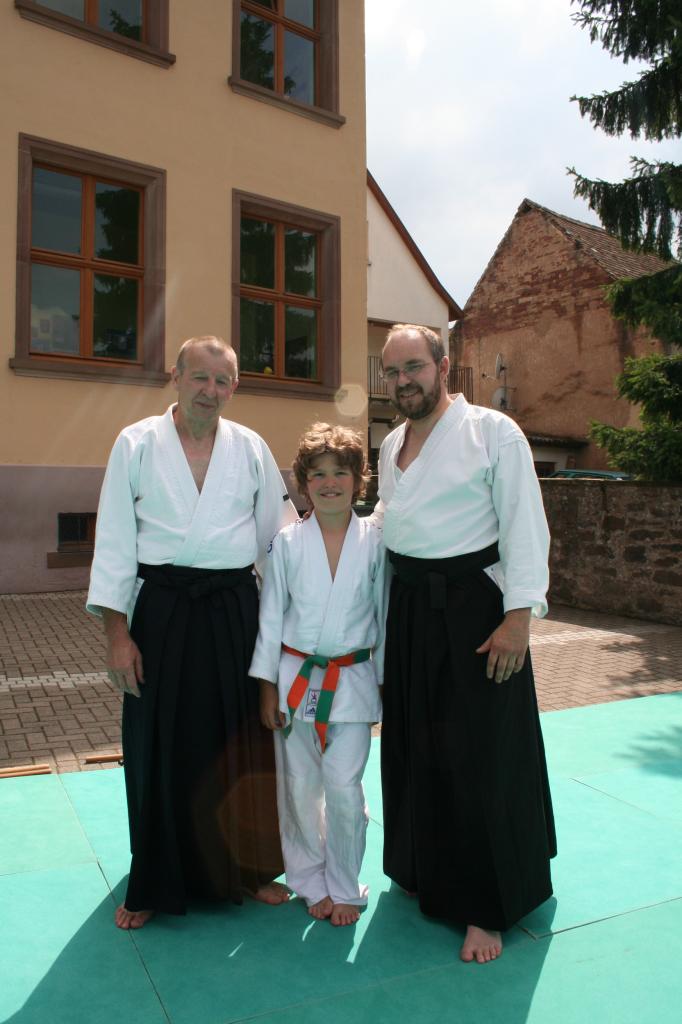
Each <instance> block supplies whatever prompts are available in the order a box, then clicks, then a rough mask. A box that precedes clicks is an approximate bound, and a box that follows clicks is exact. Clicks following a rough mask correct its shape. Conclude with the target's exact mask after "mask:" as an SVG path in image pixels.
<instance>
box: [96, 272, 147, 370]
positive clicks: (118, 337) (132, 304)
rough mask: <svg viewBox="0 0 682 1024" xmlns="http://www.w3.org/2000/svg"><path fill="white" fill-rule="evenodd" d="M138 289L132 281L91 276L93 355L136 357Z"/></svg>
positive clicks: (124, 278)
mask: <svg viewBox="0 0 682 1024" xmlns="http://www.w3.org/2000/svg"><path fill="white" fill-rule="evenodd" d="M138 287H139V284H138V282H137V281H136V280H135V279H133V278H129V277H112V276H110V275H109V274H95V319H94V332H93V349H92V351H93V355H95V356H100V357H107V358H109V359H135V358H136V357H137V305H138V301H137V300H138Z"/></svg>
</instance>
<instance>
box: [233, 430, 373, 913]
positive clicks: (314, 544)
mask: <svg viewBox="0 0 682 1024" xmlns="http://www.w3.org/2000/svg"><path fill="white" fill-rule="evenodd" d="M293 471H294V474H295V477H296V482H297V484H298V487H299V490H300V492H301V494H302V495H303V496H304V497H305V498H306V500H307V501H308V503H309V505H310V506H311V507H312V514H311V515H310V517H309V518H307V519H305V520H303V521H300V522H298V523H293V524H292V525H291V526H288V527H286V528H285V529H283V530H281V531H280V533H278V534H277V536H276V537H275V539H274V541H273V543H272V548H271V552H270V557H269V559H268V563H267V565H266V569H265V576H264V582H263V592H262V595H261V603H260V616H259V632H258V640H257V642H256V649H255V652H254V656H253V660H252V662H251V668H250V674H251V675H252V676H254V677H256V678H258V679H259V680H260V683H259V685H260V707H261V719H262V721H263V724H264V725H265V726H266V727H267V728H269V729H273V730H276V735H275V755H276V759H277V800H278V808H279V821H280V832H281V837H282V851H283V854H284V865H285V868H286V878H287V883H288V885H289V886H290V887H291V889H293V891H294V892H295V893H296V894H297V895H298V896H300V897H301V898H302V899H304V900H305V901H306V904H307V906H308V912H309V913H310V914H311V915H312V916H313V917H315V918H317V919H319V920H323V919H324V918H329V919H330V920H331V923H332V924H333V925H348V924H353V923H354V922H355V921H357V920H358V917H359V916H360V909H359V908H360V907H362V906H364V905H365V904H366V903H367V887H366V886H364V885H361V884H360V883H359V882H358V875H359V872H360V865H361V863H362V858H363V855H364V852H365V833H366V830H367V820H368V815H367V806H366V804H365V796H364V792H363V789H362V775H363V772H364V770H365V765H366V764H367V758H368V756H369V748H370V740H371V725H372V723H373V722H376V721H378V720H379V719H380V718H381V693H380V689H379V687H380V684H381V681H382V672H383V638H384V612H385V597H384V575H385V574H384V552H383V548H382V545H381V540H380V534H379V532H378V531H377V529H376V528H375V527H374V526H373V525H371V524H370V523H369V522H368V521H367V520H364V519H359V518H358V517H357V516H356V515H355V513H354V512H353V511H352V509H351V504H352V502H353V501H354V500H355V498H357V497H358V496H359V495H360V494H362V493H363V491H364V488H365V484H366V480H367V472H366V462H365V458H364V454H363V451H362V441H361V438H360V435H359V434H356V433H355V432H354V431H352V430H349V429H347V428H346V427H332V426H329V424H327V423H315V424H314V425H313V426H312V427H311V428H310V430H308V431H307V432H306V433H305V434H304V435H303V437H302V438H301V440H300V442H299V447H298V452H297V455H296V458H295V460H294V463H293Z"/></svg>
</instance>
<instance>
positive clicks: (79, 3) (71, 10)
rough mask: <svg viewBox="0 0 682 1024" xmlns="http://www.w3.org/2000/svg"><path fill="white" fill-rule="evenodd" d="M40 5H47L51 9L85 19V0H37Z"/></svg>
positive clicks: (71, 16) (80, 19)
mask: <svg viewBox="0 0 682 1024" xmlns="http://www.w3.org/2000/svg"><path fill="white" fill-rule="evenodd" d="M38 2H39V4H40V6H41V7H49V8H50V10H51V11H59V13H60V14H68V15H69V17H70V18H78V20H79V21H84V20H85V0H38Z"/></svg>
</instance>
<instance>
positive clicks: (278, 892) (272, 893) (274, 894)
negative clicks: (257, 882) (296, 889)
mask: <svg viewBox="0 0 682 1024" xmlns="http://www.w3.org/2000/svg"><path fill="white" fill-rule="evenodd" d="M247 891H248V890H247ZM249 896H250V897H251V899H254V900H258V902H259V903H268V904H269V905H270V906H271V907H276V906H277V905H278V904H279V903H286V902H287V900H288V899H289V897H290V896H291V893H290V891H289V889H287V887H286V885H282V883H281V882H268V884H267V885H261V887H260V889H256V891H255V892H249Z"/></svg>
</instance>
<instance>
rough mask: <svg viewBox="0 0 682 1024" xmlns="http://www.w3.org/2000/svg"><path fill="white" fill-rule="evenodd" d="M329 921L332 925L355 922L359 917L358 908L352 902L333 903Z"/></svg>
mask: <svg viewBox="0 0 682 1024" xmlns="http://www.w3.org/2000/svg"><path fill="white" fill-rule="evenodd" d="M333 907H334V909H333V910H332V913H331V922H332V924H334V925H342V924H355V922H356V921H357V920H358V919H359V917H360V908H359V907H356V906H354V905H353V904H352V903H334V905H333Z"/></svg>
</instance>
